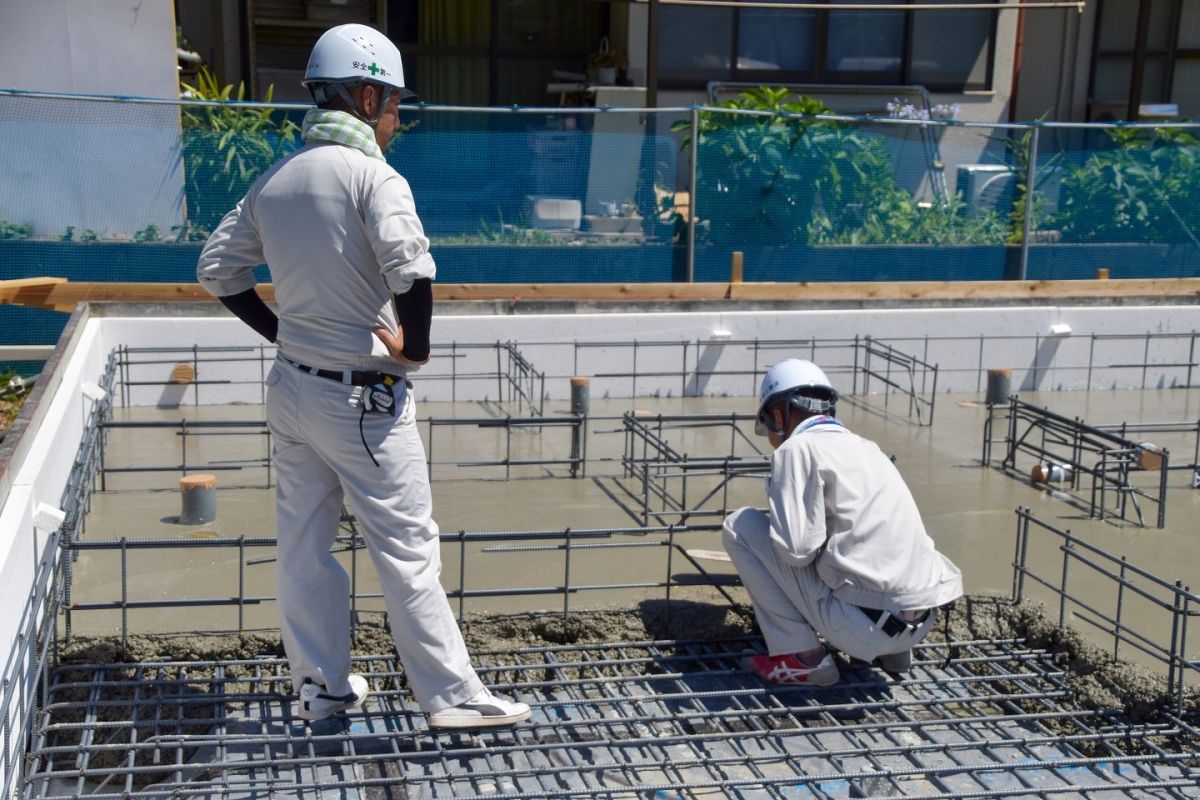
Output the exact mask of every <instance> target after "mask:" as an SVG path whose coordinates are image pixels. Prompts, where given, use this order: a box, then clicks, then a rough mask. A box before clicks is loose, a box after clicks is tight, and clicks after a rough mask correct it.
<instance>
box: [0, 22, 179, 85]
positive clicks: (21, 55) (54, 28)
mask: <svg viewBox="0 0 1200 800" xmlns="http://www.w3.org/2000/svg"><path fill="white" fill-rule="evenodd" d="M0 20H3V22H4V24H3V25H0V87H4V88H14V89H37V90H42V91H55V92H73V93H80V94H126V95H137V96H140V97H177V96H178V94H179V92H178V89H177V88H176V80H177V79H176V60H175V11H174V6H173V4H172V3H168V2H164V1H163V0H151V2H145V0H143V2H133V1H132V0H33V1H32V2H31V0H0Z"/></svg>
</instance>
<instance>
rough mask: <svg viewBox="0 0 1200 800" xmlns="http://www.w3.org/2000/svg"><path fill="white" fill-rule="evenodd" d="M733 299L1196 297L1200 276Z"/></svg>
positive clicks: (774, 288) (854, 286)
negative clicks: (1199, 277)
mask: <svg viewBox="0 0 1200 800" xmlns="http://www.w3.org/2000/svg"><path fill="white" fill-rule="evenodd" d="M729 296H730V299H733V300H797V301H799V300H810V301H811V300H864V301H871V300H1007V299H1022V298H1039V299H1042V298H1051V299H1062V298H1069V297H1085V298H1103V297H1131V296H1132V297H1137V296H1140V297H1179V298H1180V299H1181V300H1187V301H1191V302H1195V301H1196V300H1198V299H1200V279H1197V278H1164V279H1148V278H1147V279H1142V278H1131V279H1122V280H1083V281H911V282H905V283H895V282H890V281H888V282H885V281H880V282H878V283H739V284H731V285H730V294H729Z"/></svg>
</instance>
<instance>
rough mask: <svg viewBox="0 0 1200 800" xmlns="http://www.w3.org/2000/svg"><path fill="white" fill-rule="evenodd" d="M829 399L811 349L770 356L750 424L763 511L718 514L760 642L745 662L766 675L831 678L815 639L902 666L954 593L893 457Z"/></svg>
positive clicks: (829, 662) (954, 582)
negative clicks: (757, 446) (766, 464)
mask: <svg viewBox="0 0 1200 800" xmlns="http://www.w3.org/2000/svg"><path fill="white" fill-rule="evenodd" d="M837 399H838V393H837V391H836V390H834V388H833V386H832V385H831V384H830V383H829V379H828V378H826V377H825V373H824V372H822V371H821V369H820V367H818V366H817V365H816V364H813V363H812V362H811V361H804V360H800V359H787V360H785V361H782V362H780V363H778V364H776V365H775V366H774V367H772V368H771V370H770V371H769V372H768V373H767V375H766V377H765V378H764V379H763V383H762V389H761V391H760V392H759V403H758V421H757V424H756V425H755V432H756V433H757V434H758V435H760V436H762V435H766V436H767V437H768V438H769V440H770V442H771V446H772V447H774V448H775V453H774V456H773V457H772V459H771V476H770V479H769V484H768V489H767V499H768V506H769V511H770V513H769V514H763V513H762V512H761V511H758V510H757V509H753V508H743V509H740V510H738V511H735V512H733V513H732V514H730V515H729V516H728V517H727V518H726V519H725V526H724V532H723V538H724V541H725V548H726V551H727V552H728V553H729V555H730V557H731V558H732V559H733V563H734V565H735V566H736V567H737V571H738V574H739V575H740V576H741V579H742V583H743V584H744V585H745V587H746V590H747V591H748V592H749V594H750V600H751V602H752V603H753V605H754V611H755V614H756V616H757V619H758V625H759V628H761V630H762V633H763V637H764V638H765V639H766V643H767V653H765V654H763V653H760V654H757V655H755V656H752V657H751V658H750V659H749V661H748V662H747V663H748V666H749V668H750V669H751V670H752V671H753V672H754V673H755V674H756V675H758V676H759V677H760V678H762V679H764V680H766V681H770V682H772V683H785V684H809V685H813V686H828V685H830V684H833V683H836V682H837V681H838V678H839V675H838V668H837V663H836V662H835V661H834V659H833V656H832V655H831V654H830V653H829V652H828V651H827V650H826V649H825V645H823V644H822V641H821V640H822V639H824V640H825V642H826V643H827V644H828V645H829V646H831V647H834V648H836V649H838V650H841V651H842V652H844V653H847V654H848V655H850V656H853V657H854V658H858V659H861V660H863V661H875V662H876V663H877V664H878V665H879V666H880V667H882V668H883V669H885V670H888V671H890V672H902V671H904V670H907V669H908V667H909V664H910V660H911V649H912V647H913V645H915V644H916V643H918V642H920V641H921V640H922V639H923V638H925V635H926V634H927V633H928V632H929V631H930V629H931V628H933V626H934V623H935V621H936V617H937V615H936V613H935V611H936V609H937V608H938V607H940V606H943V605H945V604H947V603H950V602H952V601H953V600H955V599H956V598H958V597H960V596H961V595H962V573H961V572H960V571H959V570H958V568H957V567H956V566H954V564H953V563H951V562H950V560H949V559H948V558H946V557H945V556H943V555H942V554H940V553H939V552H938V551H937V550H936V549H935V548H934V544H933V540H932V539H930V538H929V535H928V534H926V532H925V526H924V525H923V524H922V522H921V515H920V514H919V513H918V511H917V505H916V503H915V502H914V500H913V497H912V494H911V493H910V492H909V490H908V487H907V486H906V485H905V483H904V480H903V479H902V478H901V477H900V473H899V472H898V471H897V470H896V467H895V465H894V464H892V462H891V460H890V459H889V458H888V457H887V456H886V455H884V454H883V451H881V450H880V449H879V446H878V445H876V444H875V443H874V442H872V441H870V440H868V439H864V438H862V437H861V436H858V435H856V434H854V433H852V432H850V430H849V429H847V428H846V426H845V425H843V424H842V423H841V422H840V421H839V420H837V419H836V418H835V417H834V413H835V409H834V405H835V403H836V402H837Z"/></svg>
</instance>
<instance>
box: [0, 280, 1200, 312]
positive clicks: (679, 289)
mask: <svg viewBox="0 0 1200 800" xmlns="http://www.w3.org/2000/svg"><path fill="white" fill-rule="evenodd" d="M257 288H258V293H259V295H260V296H262V298H263V299H264V300H266V301H267V302H272V301H273V300H274V299H275V287H274V286H273V285H271V284H269V283H268V284H259V286H258V287H257ZM433 292H434V298H435V299H436V300H442V301H451V300H453V301H502V302H507V303H510V304H512V305H516V304H519V303H521V302H537V301H559V302H596V303H603V302H643V301H644V302H670V301H692V302H695V301H719V300H749V301H773V302H787V301H794V302H871V301H903V300H916V301H920V300H980V301H986V300H1014V299H1015V300H1020V299H1037V300H1055V299H1069V298H1094V299H1100V298H1106V297H1112V298H1120V297H1152V298H1171V299H1175V300H1177V301H1178V302H1180V303H1197V302H1200V278H1164V279H1138V278H1134V279H1128V280H1081V281H914V282H908V283H896V282H890V281H888V282H885V281H881V282H879V283H522V284H517V283H512V284H509V283H503V284H501V283H496V284H464V283H435V284H434V287H433ZM214 299H215V298H213V297H212V296H211V295H209V294H208V293H207V292H206V291H204V289H202V288H201V287H200V285H199V284H197V283H116V282H113V283H108V282H69V281H67V280H65V279H63V278H22V279H19V280H12V281H0V303H9V304H14V305H21V306H29V307H32V308H49V309H54V310H55V311H71V310H73V309H74V308H75V306H76V305H77V304H78V303H82V302H87V301H102V300H109V301H122V302H152V303H163V302H179V301H185V302H190V301H196V302H200V301H211V300H214Z"/></svg>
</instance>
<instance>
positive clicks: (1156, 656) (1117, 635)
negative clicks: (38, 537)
mask: <svg viewBox="0 0 1200 800" xmlns="http://www.w3.org/2000/svg"><path fill="white" fill-rule="evenodd" d="M1039 544H1040V545H1042V548H1041V550H1042V557H1040V558H1039V557H1031V556H1030V549H1031V547H1036V546H1038V545H1039ZM1046 544H1049V546H1051V547H1052V548H1053V549H1054V550H1056V551H1058V552H1059V553H1061V558H1053V559H1051V558H1046V557H1045V556H1044V551H1045V549H1046V547H1045V545H1046ZM1027 581H1028V582H1029V583H1030V584H1032V585H1034V586H1037V587H1040V588H1042V589H1045V590H1048V591H1049V592H1050V595H1051V596H1052V597H1053V598H1054V600H1055V601H1056V602H1057V605H1058V620H1057V621H1058V625H1059V626H1060V627H1062V626H1064V625H1066V624H1067V616H1068V614H1070V616H1071V618H1072V620H1075V621H1078V622H1082V623H1084V624H1086V625H1087V626H1089V627H1090V628H1093V629H1095V630H1098V631H1100V632H1102V633H1104V634H1106V635H1109V636H1111V637H1112V649H1111V653H1110V655H1111V656H1112V658H1113V660H1114V661H1115V660H1117V659H1118V658H1121V657H1122V656H1123V655H1126V656H1127V655H1128V654H1129V652H1128V651H1134V652H1136V653H1140V654H1141V655H1143V656H1147V657H1149V658H1151V659H1152V660H1153V661H1155V662H1157V663H1159V664H1161V665H1163V666H1165V667H1166V675H1167V683H1166V694H1167V695H1168V696H1171V697H1172V698H1173V699H1174V702H1175V705H1176V709H1177V710H1178V711H1179V712H1180V713H1182V712H1183V710H1184V705H1185V698H1186V690H1187V687H1188V685H1189V684H1190V685H1191V686H1193V687H1195V686H1196V685H1197V683H1198V681H1200V646H1198V645H1197V644H1196V642H1195V641H1189V639H1188V634H1189V632H1190V631H1189V628H1190V627H1191V620H1192V619H1193V618H1194V617H1200V595H1197V594H1196V593H1195V592H1193V591H1192V589H1191V587H1190V586H1188V585H1186V584H1184V582H1183V581H1182V580H1175V581H1171V580H1167V579H1164V578H1162V577H1160V576H1157V575H1153V574H1151V573H1149V572H1147V571H1146V570H1144V569H1141V568H1140V567H1138V566H1136V565H1134V564H1132V563H1130V562H1129V560H1128V559H1127V558H1126V557H1125V556H1120V557H1118V556H1116V555H1113V554H1112V553H1109V552H1107V551H1105V550H1102V549H1101V548H1099V547H1096V546H1095V545H1093V544H1090V543H1088V542H1086V541H1084V540H1083V539H1081V538H1079V537H1077V536H1074V535H1072V533H1071V531H1070V530H1063V529H1061V528H1058V527H1056V526H1054V525H1051V524H1050V523H1048V522H1045V521H1044V520H1041V519H1038V518H1037V517H1036V516H1034V515H1033V514H1032V513H1030V511H1029V509H1028V508H1018V509H1017V535H1016V542H1015V552H1014V557H1013V588H1012V599H1013V601H1014V602H1018V603H1019V602H1022V601H1023V600H1025V598H1026V584H1027ZM1134 602H1138V603H1140V604H1141V605H1142V606H1143V607H1144V608H1150V609H1152V610H1153V619H1154V620H1156V621H1157V622H1158V623H1159V624H1158V625H1157V626H1156V628H1151V627H1148V626H1147V625H1146V623H1145V622H1144V621H1143V623H1142V624H1141V625H1140V626H1137V627H1133V626H1131V625H1130V624H1128V623H1127V622H1126V618H1125V615H1126V613H1127V612H1128V607H1129V606H1130V605H1131V604H1133V603H1134ZM1122 648H1124V649H1125V650H1126V652H1125V653H1124V654H1123V653H1122Z"/></svg>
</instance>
